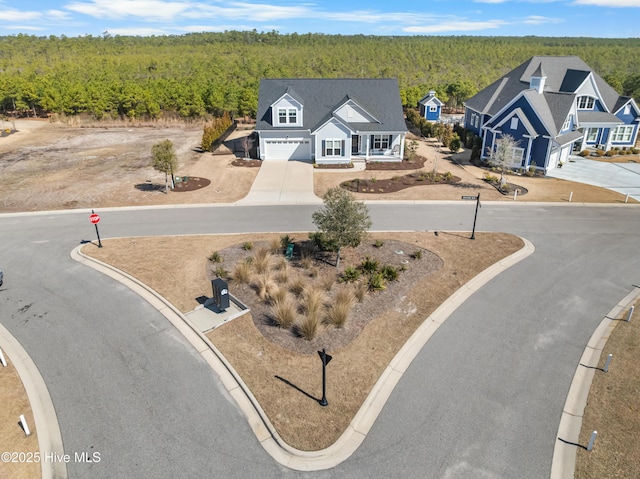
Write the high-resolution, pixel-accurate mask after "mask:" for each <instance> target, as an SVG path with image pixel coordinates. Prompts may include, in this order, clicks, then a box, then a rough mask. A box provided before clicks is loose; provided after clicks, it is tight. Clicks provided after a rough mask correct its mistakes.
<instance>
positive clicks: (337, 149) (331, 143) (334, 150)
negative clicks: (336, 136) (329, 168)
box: [324, 140, 342, 156]
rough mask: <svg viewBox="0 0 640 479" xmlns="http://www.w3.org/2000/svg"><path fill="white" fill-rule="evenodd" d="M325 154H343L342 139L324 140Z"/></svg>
mask: <svg viewBox="0 0 640 479" xmlns="http://www.w3.org/2000/svg"><path fill="white" fill-rule="evenodd" d="M324 156H342V140H324Z"/></svg>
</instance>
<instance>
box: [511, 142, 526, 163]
mask: <svg viewBox="0 0 640 479" xmlns="http://www.w3.org/2000/svg"><path fill="white" fill-rule="evenodd" d="M523 157H524V148H518V147H514V148H513V159H512V160H511V162H512V164H514V165H516V166H520V165H521V164H522V158H523Z"/></svg>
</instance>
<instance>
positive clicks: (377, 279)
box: [367, 272, 387, 291]
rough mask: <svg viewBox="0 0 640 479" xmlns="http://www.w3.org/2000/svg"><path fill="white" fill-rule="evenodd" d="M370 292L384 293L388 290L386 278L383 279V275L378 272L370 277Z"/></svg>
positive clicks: (368, 283)
mask: <svg viewBox="0 0 640 479" xmlns="http://www.w3.org/2000/svg"><path fill="white" fill-rule="evenodd" d="M367 285H368V288H369V291H382V290H383V289H386V287H387V285H386V284H385V281H384V278H383V277H382V273H380V272H376V273H372V274H371V275H370V276H369V281H368V282H367Z"/></svg>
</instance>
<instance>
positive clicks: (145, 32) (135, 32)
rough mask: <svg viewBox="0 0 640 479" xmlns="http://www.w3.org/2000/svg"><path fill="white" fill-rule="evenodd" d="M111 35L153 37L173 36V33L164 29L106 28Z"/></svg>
mask: <svg viewBox="0 0 640 479" xmlns="http://www.w3.org/2000/svg"><path fill="white" fill-rule="evenodd" d="M105 30H106V31H107V32H109V35H122V36H142V37H144V36H151V35H157V36H160V35H171V33H172V32H169V31H167V30H164V29H162V28H140V27H124V28H106V29H105Z"/></svg>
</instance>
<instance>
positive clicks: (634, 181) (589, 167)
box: [547, 156, 640, 201]
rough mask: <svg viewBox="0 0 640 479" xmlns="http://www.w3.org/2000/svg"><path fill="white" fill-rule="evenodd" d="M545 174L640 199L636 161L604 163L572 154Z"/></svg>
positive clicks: (639, 171) (638, 167)
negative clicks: (565, 161) (566, 160)
mask: <svg viewBox="0 0 640 479" xmlns="http://www.w3.org/2000/svg"><path fill="white" fill-rule="evenodd" d="M547 176H551V177H553V178H560V179H562V180H569V181H576V182H578V183H585V184H587V185H593V186H600V187H602V188H606V189H608V190H612V191H616V192H618V193H621V194H623V195H627V194H628V195H629V197H630V198H633V199H635V200H637V201H640V164H637V163H606V162H603V161H594V160H588V159H585V158H582V157H576V156H572V157H571V160H570V161H569V162H568V163H565V165H564V166H563V167H562V168H561V169H560V168H557V169H553V170H550V171H549V172H548V173H547Z"/></svg>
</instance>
